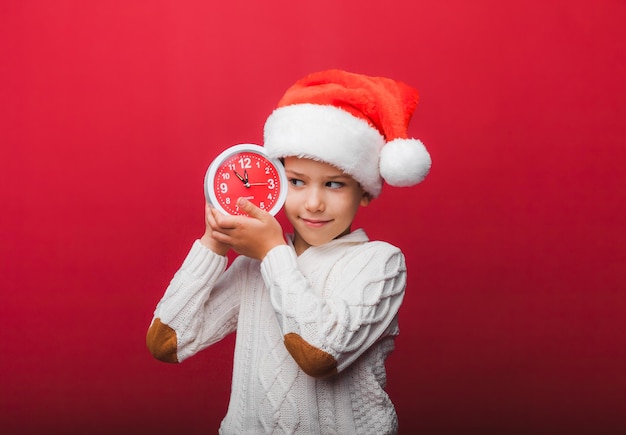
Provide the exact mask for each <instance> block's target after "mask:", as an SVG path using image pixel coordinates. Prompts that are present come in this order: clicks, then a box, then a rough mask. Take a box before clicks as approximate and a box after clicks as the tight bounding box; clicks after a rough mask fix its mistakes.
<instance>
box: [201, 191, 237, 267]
mask: <svg viewBox="0 0 626 435" xmlns="http://www.w3.org/2000/svg"><path fill="white" fill-rule="evenodd" d="M212 211H213V207H211V205H210V204H209V203H208V202H207V203H206V204H205V205H204V224H205V229H204V235H203V236H202V238H201V239H200V243H202V244H203V245H204V246H206V247H207V248H209V249H210V250H211V251H213V252H215V253H216V254H218V255H226V254H227V253H228V250H229V249H230V246H228V245H226V244H224V243H221V242H219V241H217V240H215V238H214V237H213V232H214V230H213V228H215V227H216V226H217V224H216V223H215V218H214V217H213V213H212Z"/></svg>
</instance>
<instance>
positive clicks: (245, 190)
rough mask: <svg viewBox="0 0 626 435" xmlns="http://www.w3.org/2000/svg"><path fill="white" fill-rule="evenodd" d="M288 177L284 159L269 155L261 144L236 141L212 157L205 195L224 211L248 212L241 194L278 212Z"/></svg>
mask: <svg viewBox="0 0 626 435" xmlns="http://www.w3.org/2000/svg"><path fill="white" fill-rule="evenodd" d="M287 188H288V186H287V177H286V176H285V170H284V168H283V165H282V163H281V162H280V161H279V160H276V159H270V158H269V157H268V156H267V154H266V153H265V149H264V148H263V147H262V146H259V145H254V144H239V145H234V146H232V147H230V148H228V149H226V150H225V151H223V152H222V153H221V154H220V155H219V156H217V157H216V158H215V160H213V162H212V163H211V165H210V166H209V169H208V170H207V172H206V175H205V177H204V195H205V197H206V199H207V201H208V202H209V203H210V204H211V205H213V207H215V208H217V209H218V210H220V211H221V212H222V213H225V214H231V215H245V213H244V212H242V211H240V210H239V207H237V199H238V198H241V197H243V198H246V199H248V200H249V201H250V202H252V203H253V204H254V205H256V206H257V207H259V208H260V209H262V210H265V211H267V212H268V213H270V214H272V215H275V214H276V213H278V211H279V210H280V209H281V208H282V206H283V204H284V203H285V198H286V197H287Z"/></svg>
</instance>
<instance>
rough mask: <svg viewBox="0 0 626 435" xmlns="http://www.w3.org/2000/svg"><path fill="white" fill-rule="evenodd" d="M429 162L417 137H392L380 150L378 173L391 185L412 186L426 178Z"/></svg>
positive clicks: (428, 157) (429, 159)
mask: <svg viewBox="0 0 626 435" xmlns="http://www.w3.org/2000/svg"><path fill="white" fill-rule="evenodd" d="M431 163H432V162H431V158H430V154H429V153H428V151H427V150H426V147H425V146H424V144H423V143H422V141H420V140H419V139H394V140H392V141H390V142H387V145H385V146H384V147H383V149H382V150H381V152H380V175H381V176H382V177H383V179H384V180H385V181H386V182H387V183H389V184H390V185H392V186H396V187H406V186H413V185H415V184H417V183H420V182H421V181H422V180H423V179H424V178H426V175H428V172H429V171H430V166H431Z"/></svg>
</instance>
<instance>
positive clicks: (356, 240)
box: [286, 228, 369, 251]
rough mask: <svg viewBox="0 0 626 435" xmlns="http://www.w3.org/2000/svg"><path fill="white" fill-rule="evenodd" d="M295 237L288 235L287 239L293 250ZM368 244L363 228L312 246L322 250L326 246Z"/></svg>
mask: <svg viewBox="0 0 626 435" xmlns="http://www.w3.org/2000/svg"><path fill="white" fill-rule="evenodd" d="M293 237H294V235H293V233H291V234H287V237H286V239H287V243H288V244H289V246H291V247H292V248H293V247H294V246H293ZM367 242H369V237H367V234H366V233H365V230H363V229H362V228H357V229H356V230H354V231H352V232H351V233H348V234H346V235H345V236H342V237H339V238H337V239H334V240H331V241H330V242H328V243H325V244H324V245H322V246H311V248H322V247H326V246H328V247H331V246H338V245H344V244H360V243H367ZM311 248H309V249H311ZM307 251H308V249H307Z"/></svg>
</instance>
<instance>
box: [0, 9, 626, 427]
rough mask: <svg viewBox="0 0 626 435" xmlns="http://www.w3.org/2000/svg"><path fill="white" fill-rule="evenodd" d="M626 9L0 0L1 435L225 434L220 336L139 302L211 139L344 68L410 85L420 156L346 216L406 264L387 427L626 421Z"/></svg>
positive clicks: (158, 280)
mask: <svg viewBox="0 0 626 435" xmlns="http://www.w3.org/2000/svg"><path fill="white" fill-rule="evenodd" d="M624 23H626V2H624V1H622V0H593V1H592V0H586V1H585V0H567V1H565V0H554V1H545V0H541V1H539V0H530V1H525V2H503V1H496V0H477V1H471V2H470V1H465V0H443V1H442V0H426V1H415V0H398V1H395V2H382V3H381V2H374V1H370V2H368V1H365V2H363V1H356V0H348V1H342V2H336V1H334V0H320V1H318V2H315V3H314V4H311V3H300V2H295V1H288V0H267V1H262V2H261V1H247V2H246V1H243V0H233V1H229V2H226V1H221V2H218V1H212V2H209V1H200V0H177V1H166V0H160V1H147V0H143V1H142V0H139V1H118V0H109V1H99V0H96V1H79V0H54V1H52V0H50V1H35V0H22V1H19V2H18V1H13V2H9V1H4V2H2V3H1V4H0V101H1V104H0V144H1V148H0V150H1V151H0V183H1V184H0V189H1V190H0V194H1V204H2V212H1V213H0V273H1V275H0V277H1V284H0V285H1V289H2V293H1V302H0V322H1V323H0V326H1V328H2V340H0V346H1V348H0V349H1V355H2V358H0V376H1V377H0V379H1V384H0V385H1V393H0V427H2V432H3V433H10V434H14V433H15V434H17V433H20V434H22V433H64V434H68V433H92V434H93V433H101V434H110V433H153V434H154V433H162V434H166V433H180V434H196V433H197V434H200V433H215V432H216V430H217V428H218V426H219V422H220V420H221V418H222V417H223V415H224V413H225V411H226V407H227V403H228V395H229V391H230V374H231V364H232V350H233V344H234V339H233V338H232V337H229V338H227V339H226V340H225V341H223V342H221V343H219V344H217V345H215V346H214V347H213V348H209V349H208V350H206V351H204V352H202V353H201V354H199V355H197V356H195V357H194V358H192V359H190V360H188V361H186V362H184V363H183V364H180V365H169V364H164V363H161V362H158V361H156V360H154V359H153V358H152V357H151V355H150V354H149V353H148V351H147V349H146V347H145V332H146V330H147V327H148V325H149V322H150V319H151V317H152V311H153V309H154V306H155V305H156V303H157V301H158V300H159V298H160V297H161V295H162V293H163V291H164V290H165V288H166V286H167V284H168V282H169V280H170V278H171V276H172V275H173V273H174V272H175V271H176V270H177V268H178V267H179V265H180V263H181V261H182V259H183V257H184V255H185V254H186V252H187V250H188V249H189V247H190V245H191V243H192V242H193V240H194V239H195V238H196V237H199V236H200V235H201V234H202V231H203V204H204V203H203V201H204V199H203V189H202V180H203V177H204V172H205V171H206V168H207V166H208V164H209V163H210V161H211V159H212V158H213V157H214V156H215V155H217V154H218V153H219V151H221V150H222V149H224V148H225V147H227V146H229V145H233V144H235V143H240V142H253V143H259V142H261V141H262V129H263V123H264V120H265V118H266V117H267V115H268V114H269V113H270V112H271V110H273V108H274V107H275V104H276V102H277V101H278V99H279V98H280V96H281V95H282V93H283V91H284V90H285V89H286V88H287V87H288V86H290V85H291V84H292V83H293V82H294V81H295V80H296V79H298V78H300V77H301V76H303V75H305V74H306V73H309V72H313V71H316V70H321V69H326V68H343V69H347V70H350V71H355V72H361V73H365V74H369V75H383V76H390V77H394V78H396V79H399V80H403V81H405V82H408V83H410V84H411V85H413V86H415V87H416V88H418V90H419V91H420V95H421V101H420V104H419V106H418V108H417V111H416V113H415V116H414V118H413V122H412V124H411V134H412V136H414V137H417V138H420V139H421V140H422V141H423V142H424V143H425V144H426V146H427V147H428V148H429V150H430V152H431V154H432V158H433V169H432V172H431V175H430V176H429V177H428V178H427V180H426V181H425V182H424V183H423V184H421V185H418V186H416V187H412V188H396V189H394V188H388V187H385V189H384V191H383V194H382V195H381V197H380V198H379V199H377V200H375V201H374V202H373V203H372V204H371V205H370V206H369V207H367V208H365V209H363V212H362V214H361V215H360V216H359V218H358V224H359V226H362V227H364V228H365V229H366V230H367V231H368V233H369V235H370V236H371V237H372V238H377V239H382V240H386V241H389V242H391V243H394V244H396V245H398V246H400V247H401V248H402V249H403V250H404V252H405V254H406V259H407V264H408V268H409V283H408V288H407V295H406V299H405V301H406V302H405V304H404V305H403V307H402V309H401V312H400V327H401V335H400V337H399V339H398V340H397V346H396V352H394V354H392V356H391V357H390V359H389V360H388V365H387V369H388V381H389V386H388V391H389V394H390V395H391V398H392V400H393V401H394V403H395V404H396V407H397V410H398V414H399V419H400V427H401V433H405V434H407V433H419V434H470V433H471V434H539V433H541V434H556V433H559V434H578V433H586V434H613V433H616V434H617V433H626V320H624V319H626V313H625V311H626V310H625V308H626V296H625V295H624V290H626V272H625V271H626V264H625V263H626V261H625V260H626V255H625V254H626V248H625V246H626V237H625V233H626V231H625V230H626V228H625V216H624V215H625V211H626V205H625V204H626V198H625V194H624V192H625V191H626V189H625V187H626V183H625V181H626V176H625V173H626V171H625V167H626V151H625V148H626V147H625V145H626V44H624V42H625V41H626V26H625V25H624ZM279 216H280V215H279ZM280 218H281V219H282V221H281V222H283V223H285V225H286V221H285V220H284V217H282V216H280ZM286 226H287V225H286ZM286 230H288V228H286Z"/></svg>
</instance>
